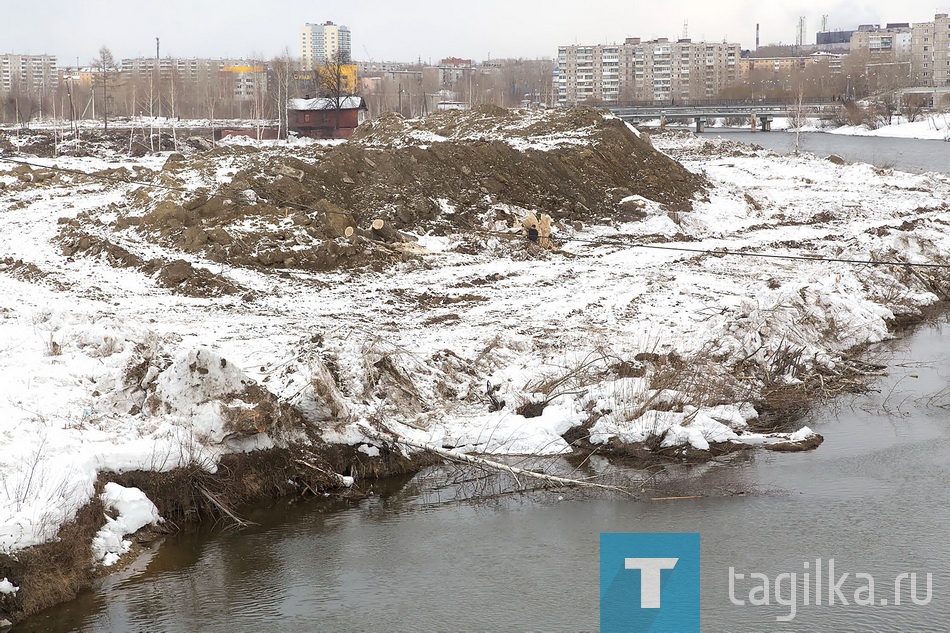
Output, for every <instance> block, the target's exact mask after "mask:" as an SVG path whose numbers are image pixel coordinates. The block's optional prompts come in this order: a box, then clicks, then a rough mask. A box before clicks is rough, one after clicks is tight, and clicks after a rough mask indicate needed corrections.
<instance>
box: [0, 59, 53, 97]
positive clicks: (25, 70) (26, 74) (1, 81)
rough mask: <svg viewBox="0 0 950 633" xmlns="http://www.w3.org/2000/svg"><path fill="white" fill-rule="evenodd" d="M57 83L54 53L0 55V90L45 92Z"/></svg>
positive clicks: (25, 92)
mask: <svg viewBox="0 0 950 633" xmlns="http://www.w3.org/2000/svg"><path fill="white" fill-rule="evenodd" d="M57 85H59V71H58V70H57V69H56V57H55V56H54V55H0V92H20V93H24V94H27V93H45V92H49V91H52V90H55V89H56V87H57Z"/></svg>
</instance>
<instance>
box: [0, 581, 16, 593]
mask: <svg viewBox="0 0 950 633" xmlns="http://www.w3.org/2000/svg"><path fill="white" fill-rule="evenodd" d="M19 590H20V588H19V587H17V586H16V585H14V584H13V583H12V582H10V581H9V580H7V578H6V577H4V578H3V580H0V593H4V594H13V593H16V592H17V591H19Z"/></svg>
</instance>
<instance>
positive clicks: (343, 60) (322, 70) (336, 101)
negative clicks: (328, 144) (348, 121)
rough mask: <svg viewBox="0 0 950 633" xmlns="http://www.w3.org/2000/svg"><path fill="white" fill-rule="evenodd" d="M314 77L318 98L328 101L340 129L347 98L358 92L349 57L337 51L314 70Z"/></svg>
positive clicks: (353, 68)
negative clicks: (317, 86) (318, 93)
mask: <svg viewBox="0 0 950 633" xmlns="http://www.w3.org/2000/svg"><path fill="white" fill-rule="evenodd" d="M314 74H315V77H316V80H317V82H318V83H319V92H320V96H321V97H323V98H325V99H329V100H330V104H331V106H332V107H333V109H334V110H335V111H336V127H337V129H339V127H340V117H341V111H342V110H343V106H344V104H345V103H346V99H347V97H350V96H354V95H356V94H357V93H358V92H359V86H357V85H356V67H355V66H353V65H351V64H350V59H349V56H348V55H347V54H346V53H344V52H343V51H337V53H336V54H335V55H333V57H331V58H330V59H328V60H327V61H326V63H325V64H324V65H323V66H320V67H318V68H316V69H315V73H314Z"/></svg>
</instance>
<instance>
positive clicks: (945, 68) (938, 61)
mask: <svg viewBox="0 0 950 633" xmlns="http://www.w3.org/2000/svg"><path fill="white" fill-rule="evenodd" d="M911 33H912V35H911V74H912V76H913V79H914V83H916V84H917V85H920V86H937V87H946V86H950V17H948V14H946V13H938V14H937V15H935V16H934V20H933V22H919V23H917V24H914V26H913V27H912V29H911Z"/></svg>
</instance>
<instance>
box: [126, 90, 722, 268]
mask: <svg viewBox="0 0 950 633" xmlns="http://www.w3.org/2000/svg"><path fill="white" fill-rule="evenodd" d="M225 166H228V167H230V169H229V171H230V172H231V174H232V175H231V179H230V182H225V183H224V184H218V183H220V182H221V179H218V178H214V182H213V183H211V184H210V186H209V187H207V188H206V189H195V187H194V186H193V184H192V183H193V177H194V176H195V175H196V174H199V175H204V176H203V177H206V181H210V180H211V179H212V177H211V176H208V175H209V174H215V173H219V172H220V170H221V169H222V168H224V167H225ZM159 182H162V183H163V184H164V185H166V186H172V187H173V188H177V189H181V190H185V189H188V190H190V191H194V192H195V193H193V194H190V195H187V194H182V193H180V192H178V191H173V192H167V193H165V192H161V193H156V192H153V193H152V194H151V195H149V196H142V195H141V192H139V193H137V194H134V195H130V196H129V198H128V199H127V204H126V206H125V208H120V209H118V211H119V217H118V219H117V220H112V221H113V222H114V225H113V226H114V228H117V229H120V230H121V229H129V230H131V231H134V232H137V233H139V234H140V236H145V237H147V238H148V239H149V240H150V241H158V242H159V243H161V244H162V245H163V246H165V247H168V248H174V249H180V250H182V251H185V252H189V253H195V254H200V255H202V256H204V257H207V258H208V259H210V260H212V261H215V262H222V263H224V262H227V263H228V264H230V265H237V266H248V267H264V268H281V269H302V270H314V271H321V270H332V269H338V268H357V267H365V266H371V267H377V268H379V267H385V266H388V265H391V264H392V263H395V262H398V261H403V260H405V259H407V258H411V257H413V255H414V253H417V252H418V251H419V249H418V248H416V247H415V246H413V245H412V244H411V242H412V238H410V237H409V236H408V234H409V233H417V234H436V235H447V234H455V235H459V234H463V235H464V234H465V233H466V232H468V233H471V234H472V235H473V236H476V240H477V239H483V240H484V239H485V238H487V236H484V237H482V238H478V236H477V234H478V233H485V231H486V230H494V229H497V228H499V227H513V226H519V222H520V221H521V220H522V219H523V218H524V217H526V216H528V214H529V213H536V214H538V216H539V217H540V214H542V213H544V214H547V215H550V216H551V217H552V218H553V219H554V221H555V223H557V224H558V225H559V226H560V227H562V228H565V229H568V230H574V228H576V227H577V226H581V225H583V224H617V223H621V222H630V221H639V220H642V219H643V218H644V214H643V212H642V210H640V209H639V207H638V206H637V205H631V204H629V200H628V199H629V198H630V197H631V196H639V197H640V198H643V199H647V200H650V201H653V202H655V203H658V205H659V206H660V207H662V212H683V211H688V210H689V209H690V208H691V204H692V201H693V200H694V199H695V198H696V197H697V196H698V195H702V192H703V190H704V187H705V185H706V183H705V181H704V180H703V179H702V177H700V176H697V175H695V174H693V173H691V172H689V171H688V170H686V169H685V168H683V167H682V166H681V165H680V164H679V163H677V162H676V161H674V160H672V159H670V158H668V157H667V156H665V155H664V154H662V153H660V152H658V151H656V150H655V149H654V148H653V147H652V145H651V144H650V142H649V140H647V139H646V138H641V137H640V136H639V134H637V133H636V132H635V131H634V130H633V129H632V128H630V127H628V126H627V125H626V124H625V123H623V122H622V121H621V120H620V119H617V118H615V117H613V116H612V115H609V114H608V113H606V112H603V111H600V110H595V109H593V108H576V109H573V110H548V111H510V110H504V109H502V108H497V107H490V106H483V107H479V108H475V109H473V110H470V111H464V112H463V111H450V112H438V113H434V114H432V115H430V116H428V117H425V118H421V119H413V120H407V119H403V118H402V117H400V116H399V115H394V114H389V115H384V116H382V117H380V118H379V119H378V120H376V121H374V122H372V123H370V124H368V125H366V126H365V127H361V128H359V130H358V131H357V134H356V135H355V136H354V139H353V140H352V141H351V142H349V143H345V144H341V145H335V146H325V145H317V146H304V147H299V146H298V147H293V146H291V147H278V148H276V149H272V148H271V149H255V150H245V151H242V152H239V153H235V152H233V151H221V152H219V151H217V150H215V151H213V152H208V153H203V154H187V155H183V154H173V155H172V156H171V157H169V160H168V162H167V163H166V165H165V168H164V169H163V170H162V172H161V174H160V175H159ZM163 196H164V197H163ZM475 248H480V246H479V244H477V243H476V244H475Z"/></svg>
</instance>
